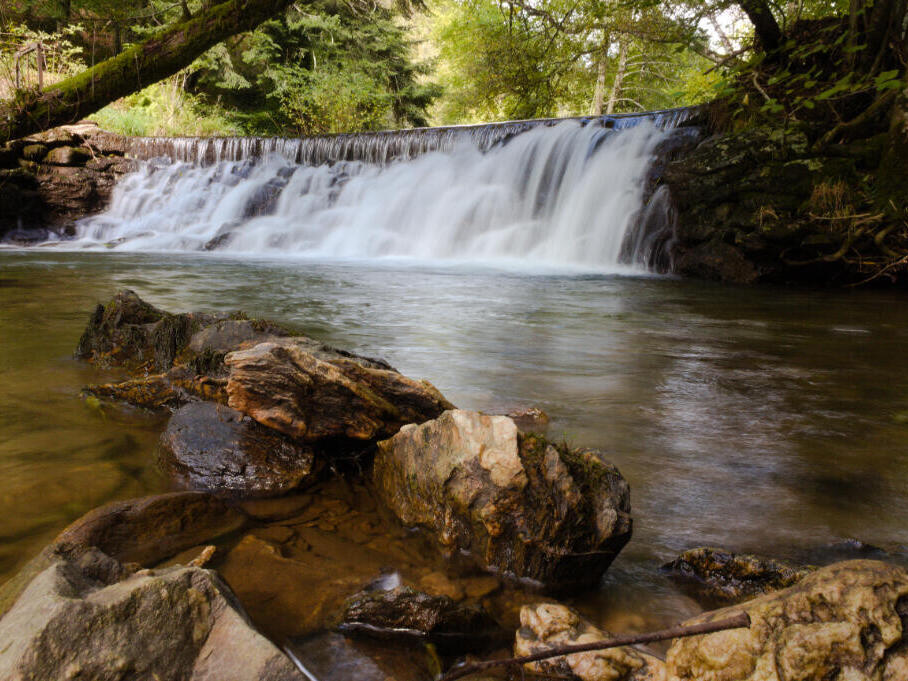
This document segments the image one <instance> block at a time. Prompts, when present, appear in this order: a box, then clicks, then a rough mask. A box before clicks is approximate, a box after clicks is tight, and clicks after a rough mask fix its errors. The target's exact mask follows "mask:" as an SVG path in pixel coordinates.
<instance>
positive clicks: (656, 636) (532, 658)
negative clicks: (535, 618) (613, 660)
mask: <svg viewBox="0 0 908 681" xmlns="http://www.w3.org/2000/svg"><path fill="white" fill-rule="evenodd" d="M749 626H750V617H749V616H748V614H747V613H746V612H741V613H738V614H737V615H734V616H733V617H729V618H727V619H724V620H719V621H718V622H703V623H701V624H691V625H684V624H679V625H678V626H675V627H672V628H670V629H663V630H661V631H654V632H651V633H649V634H636V635H627V636H616V637H615V638H610V639H606V640H604V641H596V642H594V643H580V644H575V645H568V646H557V647H555V648H550V649H549V650H545V651H542V652H539V653H533V654H532V655H524V656H523V657H511V658H508V659H506V660H488V661H486V662H475V663H473V664H467V665H462V666H460V667H455V668H454V669H452V670H451V671H449V672H448V673H447V674H445V675H444V676H442V677H441V681H454V679H459V678H461V677H463V676H467V675H468V674H473V673H475V672H479V671H484V670H486V669H491V668H492V667H502V666H508V665H524V664H528V663H530V662H538V661H539V660H547V659H549V658H552V657H561V656H563V655H573V654H574V653H587V652H591V651H594V650H605V649H607V648H619V647H621V646H631V645H638V644H640V643H652V642H654V641H665V640H668V639H672V638H685V637H687V636H699V635H700V634H710V633H713V632H716V631H725V630H726V629H741V628H744V627H749Z"/></svg>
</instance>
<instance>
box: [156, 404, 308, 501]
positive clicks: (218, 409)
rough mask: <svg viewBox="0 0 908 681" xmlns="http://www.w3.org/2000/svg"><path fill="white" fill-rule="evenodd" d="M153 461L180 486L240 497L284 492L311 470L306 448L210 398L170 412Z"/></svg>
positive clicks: (305, 477) (305, 479) (306, 476)
mask: <svg viewBox="0 0 908 681" xmlns="http://www.w3.org/2000/svg"><path fill="white" fill-rule="evenodd" d="M159 462H160V464H161V467H162V468H163V469H164V470H165V471H166V472H167V473H169V474H170V476H171V477H172V478H173V479H174V480H175V481H176V482H177V483H178V484H179V485H180V486H182V487H184V488H187V489H196V490H205V491H209V492H213V493H215V494H219V495H226V496H234V497H244V498H252V497H270V496H279V495H281V494H286V493H287V492H289V491H290V490H293V489H295V488H297V487H299V486H300V485H301V484H302V483H304V482H306V481H309V480H312V478H313V477H314V472H315V469H314V457H313V454H312V451H311V450H310V449H308V448H306V447H304V446H302V445H299V444H297V443H295V442H292V441H290V440H289V439H288V438H286V437H284V436H283V435H281V434H280V433H277V432H275V431H273V430H270V429H268V428H265V427H263V426H261V425H259V424H258V423H256V422H255V421H253V420H252V419H250V418H249V417H248V416H244V415H243V414H242V413H241V412H238V411H236V410H234V409H231V408H230V407H225V406H223V405H219V404H214V403H211V402H195V403H192V404H187V405H186V406H184V407H182V408H180V409H179V410H178V411H177V412H176V413H174V415H173V416H172V417H171V419H170V422H169V423H168V424H167V429H166V430H165V431H164V434H163V435H162V436H161V455H160V458H159Z"/></svg>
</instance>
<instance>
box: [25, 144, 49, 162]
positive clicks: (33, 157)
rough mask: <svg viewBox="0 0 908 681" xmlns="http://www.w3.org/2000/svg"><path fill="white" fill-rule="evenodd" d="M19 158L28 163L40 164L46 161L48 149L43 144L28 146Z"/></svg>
mask: <svg viewBox="0 0 908 681" xmlns="http://www.w3.org/2000/svg"><path fill="white" fill-rule="evenodd" d="M19 156H20V157H21V158H23V159H25V160H26V161H32V162H33V163H40V162H41V161H43V160H44V157H45V156H47V147H46V146H44V145H43V144H29V145H28V146H26V147H23V149H22V151H21V152H20V153H19Z"/></svg>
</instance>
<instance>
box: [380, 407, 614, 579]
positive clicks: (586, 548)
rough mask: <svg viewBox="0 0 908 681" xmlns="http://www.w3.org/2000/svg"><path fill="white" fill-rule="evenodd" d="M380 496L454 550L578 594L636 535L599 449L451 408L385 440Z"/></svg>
mask: <svg viewBox="0 0 908 681" xmlns="http://www.w3.org/2000/svg"><path fill="white" fill-rule="evenodd" d="M373 480H374V483H375V487H376V490H377V493H378V495H379V497H380V498H381V499H382V500H383V502H384V503H385V505H387V507H388V508H389V509H391V511H393V512H394V514H395V515H396V516H397V517H398V519H399V520H400V521H401V522H402V523H404V524H405V525H408V526H418V527H422V528H424V529H426V530H428V531H429V533H430V534H431V535H432V536H433V537H434V538H435V539H436V540H437V542H438V544H439V545H440V547H441V548H442V550H443V551H445V552H447V553H451V554H454V553H458V552H468V553H470V554H472V555H473V556H474V557H475V558H476V559H477V560H478V561H479V563H480V564H482V565H483V566H485V567H488V568H492V569H495V570H498V571H502V572H504V573H508V574H511V575H513V576H516V577H519V578H528V579H532V580H537V581H539V582H542V583H545V584H547V585H550V586H555V587H561V588H570V587H579V586H588V585H591V584H595V583H596V582H598V580H599V579H600V577H601V576H602V574H603V573H604V572H605V570H606V569H607V568H608V566H609V565H610V564H611V562H612V560H614V558H615V556H617V555H618V552H619V551H620V550H621V549H622V548H623V547H624V545H625V544H626V543H627V541H628V540H629V539H630V536H631V517H630V492H629V488H628V485H627V482H626V481H625V480H624V478H623V477H622V476H621V474H620V472H619V471H618V469H617V468H615V466H613V465H612V464H610V463H609V462H608V461H606V460H605V458H604V457H603V455H602V454H601V453H599V452H597V451H594V450H586V449H573V448H570V447H567V446H564V445H561V446H556V445H554V444H552V443H550V442H549V441H547V440H546V439H545V438H543V437H541V436H538V435H522V434H521V433H520V432H519V431H518V429H517V426H516V425H515V424H514V421H513V420H511V419H510V418H508V417H506V416H489V415H485V414H480V413H478V412H468V411H459V410H452V411H447V412H445V413H444V414H442V415H441V416H440V417H439V418H437V419H435V420H433V421H429V422H427V423H423V424H422V425H409V426H404V427H403V428H402V429H401V430H400V432H399V433H398V434H397V435H395V436H394V437H392V438H391V439H389V440H385V441H383V442H380V443H379V444H378V453H377V455H376V458H375V464H374V469H373Z"/></svg>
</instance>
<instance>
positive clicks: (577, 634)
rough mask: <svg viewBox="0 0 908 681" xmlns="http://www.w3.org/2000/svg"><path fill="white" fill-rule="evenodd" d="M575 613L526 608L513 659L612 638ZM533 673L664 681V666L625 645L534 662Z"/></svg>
mask: <svg viewBox="0 0 908 681" xmlns="http://www.w3.org/2000/svg"><path fill="white" fill-rule="evenodd" d="M611 637H612V635H611V634H609V633H608V632H606V631H601V630H600V629H597V628H596V627H594V626H593V625H592V624H590V623H589V622H587V621H586V620H584V619H583V618H581V617H580V615H578V614H577V613H576V612H575V611H574V610H571V609H570V608H568V607H567V606H564V605H560V604H557V603H537V604H535V605H525V606H524V607H523V608H521V610H520V629H518V630H517V636H516V640H515V642H514V656H515V657H520V656H524V655H532V654H534V653H537V652H543V651H545V650H548V649H550V648H553V647H556V646H566V645H580V644H583V643H595V642H596V641H604V640H606V639H608V638H611ZM526 668H527V669H528V670H529V671H531V672H536V673H538V674H542V675H545V674H557V675H559V676H561V677H567V678H578V679H581V680H582V681H665V679H666V673H665V664H664V663H663V662H662V661H661V660H659V659H658V658H656V657H654V656H652V655H648V654H647V653H645V652H642V651H640V650H637V649H635V648H631V647H629V646H624V647H620V648H608V649H606V650H594V651H590V652H586V653H574V654H573V655H567V656H563V657H553V658H551V659H548V660H541V661H539V662H531V663H529V664H527V665H526Z"/></svg>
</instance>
